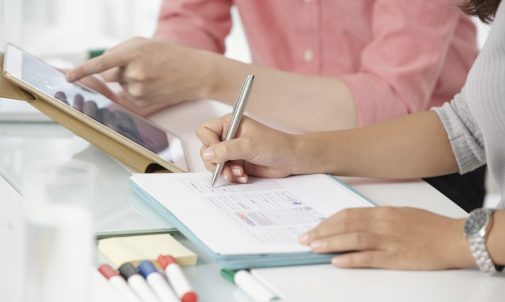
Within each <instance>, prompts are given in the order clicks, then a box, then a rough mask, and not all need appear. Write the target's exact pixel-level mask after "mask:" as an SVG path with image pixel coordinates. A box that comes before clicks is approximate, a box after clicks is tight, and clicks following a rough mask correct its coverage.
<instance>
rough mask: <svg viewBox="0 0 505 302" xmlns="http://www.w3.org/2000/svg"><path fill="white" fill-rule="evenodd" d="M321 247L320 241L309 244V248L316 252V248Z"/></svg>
mask: <svg viewBox="0 0 505 302" xmlns="http://www.w3.org/2000/svg"><path fill="white" fill-rule="evenodd" d="M322 246H323V242H322V241H313V242H311V243H310V248H311V249H313V250H317V249H318V248H321V247H322Z"/></svg>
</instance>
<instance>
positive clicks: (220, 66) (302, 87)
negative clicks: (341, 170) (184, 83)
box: [206, 54, 357, 132]
mask: <svg viewBox="0 0 505 302" xmlns="http://www.w3.org/2000/svg"><path fill="white" fill-rule="evenodd" d="M208 56H209V58H208V61H209V62H210V63H209V64H212V65H213V66H214V67H213V68H212V69H213V70H214V76H213V77H212V79H211V80H210V81H212V82H211V83H207V85H206V86H207V87H210V89H208V90H207V94H208V95H207V97H209V98H212V99H216V100H220V101H223V102H226V103H228V104H232V103H233V102H234V99H235V97H236V95H237V93H238V91H239V89H240V86H241V84H242V81H243V79H244V78H245V76H246V75H247V74H249V73H253V74H255V75H256V80H255V83H254V87H253V89H252V91H251V95H250V98H249V102H248V107H247V108H248V109H247V110H248V112H251V113H253V114H255V115H258V116H259V117H261V118H265V119H266V120H272V121H275V122H276V123H279V124H281V125H283V126H285V127H288V128H290V129H296V130H300V131H307V132H309V131H325V130H335V129H344V128H352V127H356V126H357V121H356V120H357V119H356V112H355V108H354V101H353V98H352V95H351V94H350V92H349V90H348V89H347V87H346V85H345V83H344V82H343V81H340V80H338V79H333V78H324V77H315V76H304V75H299V74H294V73H287V72H282V71H277V70H272V69H268V68H264V67H261V66H257V65H251V64H244V63H240V62H237V61H234V60H230V59H227V58H224V57H219V56H217V55H214V54H208Z"/></svg>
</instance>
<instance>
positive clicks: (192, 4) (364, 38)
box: [155, 0, 477, 125]
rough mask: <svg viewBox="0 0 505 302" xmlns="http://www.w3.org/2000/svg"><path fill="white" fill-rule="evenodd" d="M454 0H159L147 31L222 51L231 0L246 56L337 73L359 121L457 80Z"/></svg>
mask: <svg viewBox="0 0 505 302" xmlns="http://www.w3.org/2000/svg"><path fill="white" fill-rule="evenodd" d="M458 3H459V1H457V0H165V1H164V2H163V4H162V6H161V13H160V18H159V24H158V28H157V30H156V33H155V36H156V37H158V38H163V39H165V40H169V41H172V42H177V43H180V44H183V45H186V46H190V47H195V48H200V49H206V50H210V51H215V52H218V53H223V52H224V40H225V38H226V36H227V35H228V33H229V31H230V28H231V25H232V24H231V18H230V8H231V6H232V5H236V6H237V8H238V11H239V13H240V16H241V19H242V22H243V25H244V29H245V32H246V35H247V39H248V41H249V46H250V49H251V54H252V58H253V61H254V63H255V64H259V65H263V66H267V67H270V68H275V69H280V70H285V71H291V72H296V73H302V74H307V75H320V76H328V77H335V78H339V79H342V80H344V81H345V82H346V83H347V85H348V87H349V89H350V91H351V93H352V95H353V97H354V100H355V103H356V109H357V113H358V121H359V124H360V125H367V124H371V123H375V122H378V121H382V120H385V119H389V118H391V117H395V116H399V115H404V114H407V113H411V112H415V111H420V110H425V109H429V108H430V107H432V106H439V105H440V104H442V103H443V102H445V101H449V100H451V99H452V97H453V96H454V95H455V94H456V93H457V92H458V91H459V90H460V89H461V87H462V86H463V84H464V81H465V78H466V74H467V72H468V71H469V69H470V66H471V64H472V63H473V61H474V59H475V57H476V55H477V46H476V38H475V36H476V30H475V26H474V25H473V24H472V22H471V20H470V19H469V18H468V17H466V16H464V15H463V14H462V13H461V12H460V10H459V9H458V8H457V4H458Z"/></svg>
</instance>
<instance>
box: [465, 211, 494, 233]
mask: <svg viewBox="0 0 505 302" xmlns="http://www.w3.org/2000/svg"><path fill="white" fill-rule="evenodd" d="M488 219H489V213H488V212H487V211H486V210H484V209H477V210H475V211H473V212H472V213H470V216H469V217H468V219H467V220H466V221H465V234H467V235H470V236H471V235H476V234H478V233H479V232H480V231H481V230H482V228H484V227H485V226H486V224H487V221H488Z"/></svg>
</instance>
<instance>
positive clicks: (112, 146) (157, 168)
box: [0, 52, 184, 173]
mask: <svg viewBox="0 0 505 302" xmlns="http://www.w3.org/2000/svg"><path fill="white" fill-rule="evenodd" d="M0 97H3V98H9V99H14V100H20V101H27V102H29V103H30V105H32V106H33V107H35V108H36V109H37V110H39V111H40V112H42V113H44V114H45V115H47V116H48V117H50V118H51V119H53V120H54V121H55V122H57V123H58V124H60V125H62V126H64V127H65V128H67V129H69V130H70V131H72V132H73V133H75V134H76V135H78V136H80V137H82V138H84V139H86V140H87V141H88V142H90V143H91V144H93V145H95V146H97V147H98V148H100V149H101V150H103V151H104V152H106V153H107V154H109V155H110V156H112V157H114V158H116V159H118V160H120V161H121V162H122V163H124V164H125V165H127V166H129V167H130V168H132V169H133V170H135V171H136V172H140V173H144V172H147V173H149V172H184V171H182V170H180V169H179V168H177V167H175V166H173V165H172V166H168V167H166V163H162V162H161V161H160V162H156V161H155V160H153V159H151V158H149V156H147V155H145V154H142V153H141V152H137V151H136V150H133V149H131V148H129V147H128V146H126V145H125V144H123V143H122V142H121V141H119V140H118V139H117V138H114V137H113V136H110V135H107V134H105V133H102V132H100V131H99V130H97V129H95V128H93V127H91V126H90V125H88V124H87V123H86V122H84V121H81V120H79V119H77V118H75V117H73V116H71V115H69V114H68V113H66V112H64V111H62V110H60V109H58V108H56V107H54V106H52V105H51V104H50V103H47V102H44V101H41V100H40V99H38V98H39V97H40V98H44V96H43V95H38V96H35V95H34V94H31V93H29V92H27V91H25V90H23V89H21V88H20V87H17V86H15V85H14V84H12V83H11V82H9V81H8V80H7V79H6V78H5V77H4V73H3V53H2V52H0Z"/></svg>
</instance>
